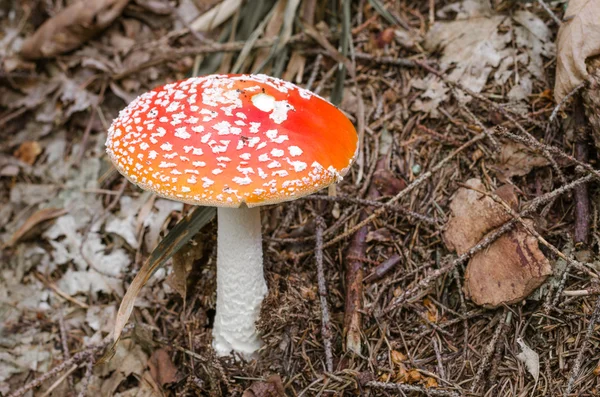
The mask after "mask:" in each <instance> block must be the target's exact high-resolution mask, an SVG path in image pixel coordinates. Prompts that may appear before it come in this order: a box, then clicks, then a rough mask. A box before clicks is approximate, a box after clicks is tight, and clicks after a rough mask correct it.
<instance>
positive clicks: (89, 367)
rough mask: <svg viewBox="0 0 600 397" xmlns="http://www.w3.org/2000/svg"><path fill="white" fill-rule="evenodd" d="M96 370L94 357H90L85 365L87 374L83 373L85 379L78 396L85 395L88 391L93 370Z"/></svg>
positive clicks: (83, 396) (82, 396)
mask: <svg viewBox="0 0 600 397" xmlns="http://www.w3.org/2000/svg"><path fill="white" fill-rule="evenodd" d="M93 370H94V358H93V357H90V359H89V360H88V362H87V365H86V366H85V375H83V380H82V381H81V390H80V391H79V394H77V397H85V393H86V392H87V388H88V385H89V384H90V379H91V378H92V372H93Z"/></svg>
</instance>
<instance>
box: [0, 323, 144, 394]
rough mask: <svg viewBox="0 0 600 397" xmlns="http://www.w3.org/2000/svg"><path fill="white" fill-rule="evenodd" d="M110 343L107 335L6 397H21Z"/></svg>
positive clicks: (111, 339) (109, 336) (110, 339)
mask: <svg viewBox="0 0 600 397" xmlns="http://www.w3.org/2000/svg"><path fill="white" fill-rule="evenodd" d="M131 328H132V325H127V326H126V329H124V330H123V331H124V332H126V331H129V330H130V329H131ZM112 341H113V338H112V335H108V336H107V337H105V338H104V339H103V340H102V342H100V344H99V345H92V346H89V347H88V348H86V349H85V350H83V351H80V352H79V353H76V354H74V355H73V356H72V357H71V358H70V359H68V360H65V361H63V362H62V363H60V364H59V365H57V366H56V367H54V368H52V369H51V370H50V371H48V372H46V373H45V374H43V375H40V376H38V377H37V378H35V379H34V380H32V381H31V382H29V383H27V384H26V385H24V386H22V387H20V388H19V389H17V390H15V391H13V392H12V393H11V394H9V395H8V396H7V397H20V396H23V395H24V394H25V393H27V392H28V391H29V390H32V389H34V388H36V387H38V386H40V385H41V384H42V383H44V382H46V381H47V380H48V379H50V378H52V377H53V376H55V375H57V374H59V373H60V372H62V371H64V370H65V369H67V368H70V367H71V366H73V365H78V364H79V363H81V362H82V361H84V360H86V359H88V358H90V357H93V356H94V354H96V353H97V352H99V351H100V350H102V349H104V348H105V347H106V346H107V345H108V344H110V343H112Z"/></svg>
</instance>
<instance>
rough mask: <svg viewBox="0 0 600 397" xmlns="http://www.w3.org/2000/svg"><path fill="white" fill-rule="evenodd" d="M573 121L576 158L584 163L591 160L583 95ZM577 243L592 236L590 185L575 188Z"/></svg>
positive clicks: (579, 98) (575, 106)
mask: <svg viewBox="0 0 600 397" xmlns="http://www.w3.org/2000/svg"><path fill="white" fill-rule="evenodd" d="M573 122H574V124H575V125H574V128H575V158H576V159H577V160H579V161H581V162H582V163H587V162H588V160H589V153H588V137H589V133H588V128H587V120H586V118H585V112H584V110H583V101H582V99H581V95H577V96H576V97H575V101H574V102H573ZM574 193H575V194H574V196H575V233H574V234H575V239H574V240H575V244H587V243H588V241H589V236H590V220H591V219H590V195H589V191H588V185H587V184H584V185H580V186H577V188H575V192H574Z"/></svg>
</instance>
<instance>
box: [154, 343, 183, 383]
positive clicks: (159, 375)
mask: <svg viewBox="0 0 600 397" xmlns="http://www.w3.org/2000/svg"><path fill="white" fill-rule="evenodd" d="M148 367H149V368H150V374H151V375H152V378H153V379H154V380H155V381H156V383H158V384H159V385H161V386H165V385H167V384H169V383H174V382H177V379H178V376H177V367H175V364H173V361H172V360H171V355H170V354H169V350H167V349H165V348H161V349H158V350H155V351H154V353H152V355H151V356H150V360H148Z"/></svg>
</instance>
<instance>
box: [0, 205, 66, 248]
mask: <svg viewBox="0 0 600 397" xmlns="http://www.w3.org/2000/svg"><path fill="white" fill-rule="evenodd" d="M67 212H68V211H67V210H66V209H64V208H43V209H41V210H39V211H36V212H34V213H33V214H32V215H31V216H30V217H29V218H27V220H26V221H25V223H23V225H21V227H20V228H19V229H17V231H16V232H14V233H13V235H12V237H11V238H10V240H9V241H8V242H7V243H6V244H5V247H12V246H13V245H14V244H15V243H16V242H17V241H19V240H20V239H21V238H22V237H23V236H25V235H26V234H27V233H28V232H29V231H30V230H32V229H33V228H34V227H35V226H36V225H39V224H40V223H42V222H45V221H48V220H50V219H54V218H58V217H59V216H63V215H64V214H66V213H67Z"/></svg>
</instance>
